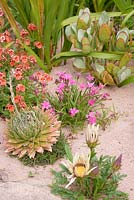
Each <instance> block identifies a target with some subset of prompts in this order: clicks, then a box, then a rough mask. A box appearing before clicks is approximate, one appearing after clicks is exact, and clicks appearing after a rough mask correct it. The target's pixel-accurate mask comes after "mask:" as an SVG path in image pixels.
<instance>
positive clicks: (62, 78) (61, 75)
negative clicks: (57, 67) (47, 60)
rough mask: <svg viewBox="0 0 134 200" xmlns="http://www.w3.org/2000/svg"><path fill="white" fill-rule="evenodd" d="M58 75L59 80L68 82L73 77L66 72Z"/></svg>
mask: <svg viewBox="0 0 134 200" xmlns="http://www.w3.org/2000/svg"><path fill="white" fill-rule="evenodd" d="M57 75H58V76H59V79H60V80H62V81H67V80H70V79H72V75H71V74H68V73H66V72H58V73H57Z"/></svg>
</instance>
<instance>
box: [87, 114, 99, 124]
mask: <svg viewBox="0 0 134 200" xmlns="http://www.w3.org/2000/svg"><path fill="white" fill-rule="evenodd" d="M86 117H87V120H88V122H89V124H91V125H92V124H96V120H97V119H96V116H95V112H89V114H88V115H87V116H86Z"/></svg>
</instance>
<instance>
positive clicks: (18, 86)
mask: <svg viewBox="0 0 134 200" xmlns="http://www.w3.org/2000/svg"><path fill="white" fill-rule="evenodd" d="M16 91H17V92H25V86H24V85H23V84H18V85H17V86H16Z"/></svg>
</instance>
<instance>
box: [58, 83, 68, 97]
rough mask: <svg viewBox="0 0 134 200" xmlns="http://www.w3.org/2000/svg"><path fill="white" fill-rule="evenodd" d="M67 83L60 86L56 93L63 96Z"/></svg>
mask: <svg viewBox="0 0 134 200" xmlns="http://www.w3.org/2000/svg"><path fill="white" fill-rule="evenodd" d="M65 86H66V85H65V83H63V82H62V83H60V84H59V85H58V87H57V90H56V92H57V93H58V94H62V93H63V89H64V88H65Z"/></svg>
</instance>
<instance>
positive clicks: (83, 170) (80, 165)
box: [64, 154, 96, 188]
mask: <svg viewBox="0 0 134 200" xmlns="http://www.w3.org/2000/svg"><path fill="white" fill-rule="evenodd" d="M64 165H65V167H66V168H67V169H68V170H69V172H70V173H71V175H70V176H69V177H68V178H69V179H70V181H69V183H68V184H67V185H66V188H68V187H69V186H70V185H71V184H72V183H73V182H74V181H75V180H76V178H77V177H80V178H83V177H84V176H87V175H89V174H90V173H91V172H92V171H93V170H94V169H95V168H96V167H93V168H92V169H91V168H90V155H88V156H84V155H78V154H76V155H75V156H74V158H73V162H70V161H68V162H67V163H66V164H65V163H64Z"/></svg>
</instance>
